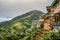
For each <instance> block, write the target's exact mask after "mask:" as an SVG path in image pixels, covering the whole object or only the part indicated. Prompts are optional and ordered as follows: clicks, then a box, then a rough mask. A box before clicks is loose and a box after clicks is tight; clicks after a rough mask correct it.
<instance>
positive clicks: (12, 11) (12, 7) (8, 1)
mask: <svg viewBox="0 0 60 40" xmlns="http://www.w3.org/2000/svg"><path fill="white" fill-rule="evenodd" d="M52 2H53V0H0V21H6V20H10V19H11V18H13V17H16V16H18V15H22V14H24V13H26V12H28V11H31V10H41V11H43V12H45V13H46V12H47V11H46V6H49V5H51V3H52Z"/></svg>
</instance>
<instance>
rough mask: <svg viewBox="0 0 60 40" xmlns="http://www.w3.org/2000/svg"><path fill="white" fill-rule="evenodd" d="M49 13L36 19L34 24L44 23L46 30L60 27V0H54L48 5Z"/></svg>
mask: <svg viewBox="0 0 60 40" xmlns="http://www.w3.org/2000/svg"><path fill="white" fill-rule="evenodd" d="M46 8H47V11H48V13H46V14H45V15H43V16H40V18H39V20H34V21H33V22H32V26H33V25H34V26H37V27H38V26H39V25H40V24H41V23H43V24H44V28H43V29H44V30H51V29H52V28H53V29H60V0H54V1H53V3H52V4H51V6H46Z"/></svg>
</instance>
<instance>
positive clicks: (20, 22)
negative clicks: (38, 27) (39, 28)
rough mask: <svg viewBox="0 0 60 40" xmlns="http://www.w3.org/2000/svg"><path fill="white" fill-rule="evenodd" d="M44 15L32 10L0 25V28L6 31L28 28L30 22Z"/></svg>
mask: <svg viewBox="0 0 60 40" xmlns="http://www.w3.org/2000/svg"><path fill="white" fill-rule="evenodd" d="M44 14H45V13H43V12H42V11H38V10H33V11H30V12H27V13H25V14H23V15H20V16H17V17H15V18H13V19H12V20H10V21H6V22H2V23H0V27H3V28H6V29H8V28H15V29H16V28H17V29H20V28H23V27H24V28H30V27H31V23H32V20H38V19H39V17H40V16H42V15H44ZM17 29H16V30H17Z"/></svg>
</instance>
